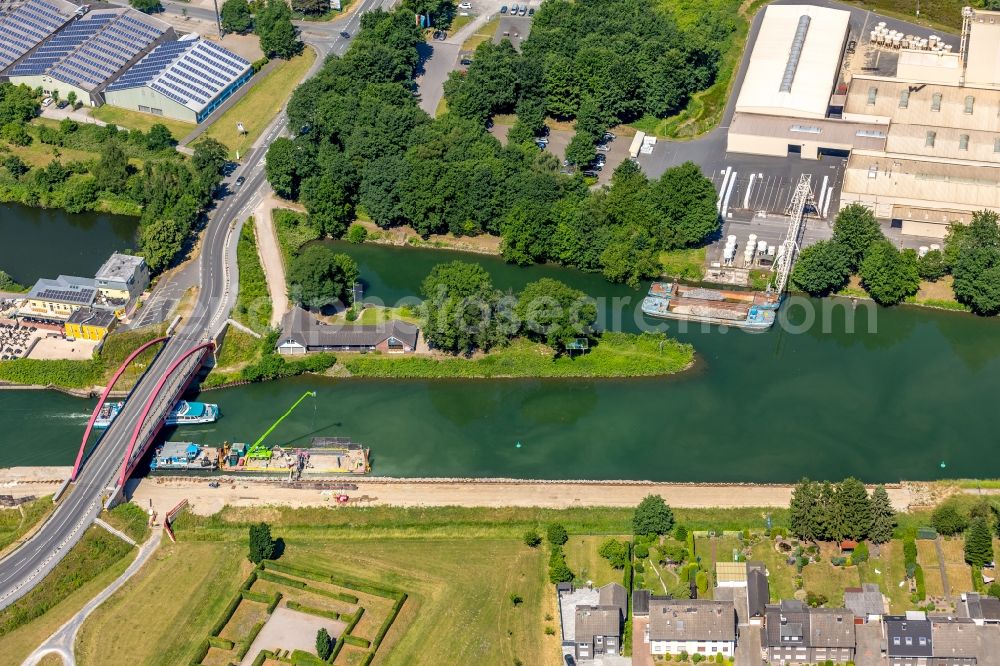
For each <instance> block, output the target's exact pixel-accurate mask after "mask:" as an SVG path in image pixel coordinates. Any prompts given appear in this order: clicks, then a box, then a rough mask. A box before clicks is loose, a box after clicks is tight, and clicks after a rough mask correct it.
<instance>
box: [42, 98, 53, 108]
mask: <svg viewBox="0 0 1000 666" xmlns="http://www.w3.org/2000/svg"><path fill="white" fill-rule="evenodd" d="M50 104H52V98H51V97H46V98H45V99H43V100H42V106H48V105H50Z"/></svg>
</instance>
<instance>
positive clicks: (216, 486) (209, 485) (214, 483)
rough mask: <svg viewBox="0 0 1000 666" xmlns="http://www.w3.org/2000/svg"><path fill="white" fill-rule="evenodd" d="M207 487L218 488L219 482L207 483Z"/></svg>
mask: <svg viewBox="0 0 1000 666" xmlns="http://www.w3.org/2000/svg"><path fill="white" fill-rule="evenodd" d="M208 487H209V488H218V487H219V482H218V481H209V482H208Z"/></svg>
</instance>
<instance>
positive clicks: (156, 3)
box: [128, 0, 163, 14]
mask: <svg viewBox="0 0 1000 666" xmlns="http://www.w3.org/2000/svg"><path fill="white" fill-rule="evenodd" d="M128 2H129V4H130V5H132V8H133V9H137V10H139V11H140V12H142V13H143V14H155V13H156V12H162V11H163V5H161V4H160V0H128Z"/></svg>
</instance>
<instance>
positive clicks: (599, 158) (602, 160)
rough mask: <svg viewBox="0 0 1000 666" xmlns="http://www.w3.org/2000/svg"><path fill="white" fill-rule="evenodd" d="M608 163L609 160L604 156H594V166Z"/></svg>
mask: <svg viewBox="0 0 1000 666" xmlns="http://www.w3.org/2000/svg"><path fill="white" fill-rule="evenodd" d="M607 161H608V160H607V158H606V157H605V156H604V155H595V156H594V164H600V165H602V166H603V165H604V163H605V162H607Z"/></svg>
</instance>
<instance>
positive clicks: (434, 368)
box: [344, 333, 694, 378]
mask: <svg viewBox="0 0 1000 666" xmlns="http://www.w3.org/2000/svg"><path fill="white" fill-rule="evenodd" d="M693 360H694V349H693V348H692V347H691V346H690V345H686V344H682V343H680V342H678V341H676V340H674V339H672V338H667V337H665V336H654V335H638V336H637V335H630V334H627V333H605V334H604V336H603V337H602V338H601V339H600V341H599V342H598V344H597V345H596V346H594V347H592V348H591V349H590V351H588V352H587V353H585V354H576V355H574V356H572V357H571V356H569V355H562V356H555V354H554V353H553V351H552V349H551V348H549V347H547V346H545V345H543V344H540V343H535V342H530V341H528V340H524V339H517V340H514V341H513V342H511V344H509V345H508V346H506V347H503V348H501V349H497V350H494V351H491V352H490V353H488V354H486V355H484V356H481V357H478V358H474V359H467V358H464V357H448V358H428V357H418V356H396V355H383V354H364V355H360V356H353V357H351V358H348V359H346V360H345V361H344V365H345V366H346V367H347V369H348V370H349V371H350V372H351V374H352V375H354V376H358V377H394V378H401V377H409V378H415V377H421V378H436V377H474V378H480V377H642V376H656V375H671V374H675V373H678V372H681V371H682V370H685V369H686V368H688V367H689V366H690V365H691V363H692V361H693Z"/></svg>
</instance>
